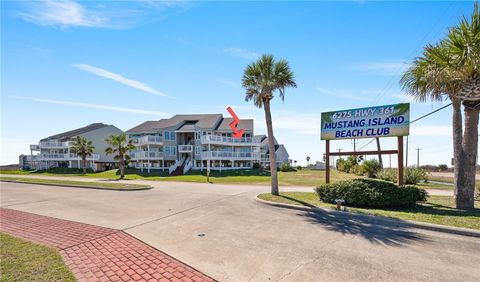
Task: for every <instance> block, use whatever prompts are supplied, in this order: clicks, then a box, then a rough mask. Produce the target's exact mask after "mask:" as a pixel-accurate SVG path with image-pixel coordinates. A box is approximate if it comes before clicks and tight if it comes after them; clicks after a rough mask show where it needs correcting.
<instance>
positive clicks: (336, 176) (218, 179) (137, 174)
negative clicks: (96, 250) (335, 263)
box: [0, 169, 359, 187]
mask: <svg viewBox="0 0 480 282" xmlns="http://www.w3.org/2000/svg"><path fill="white" fill-rule="evenodd" d="M0 173H1V174H3V175H7V174H22V175H31V176H34V175H47V176H77V177H78V176H80V177H90V178H103V179H115V178H118V177H119V176H118V170H117V169H113V170H108V171H103V172H98V173H87V174H82V173H81V171H80V170H76V169H55V170H49V171H15V170H14V171H8V170H6V171H0ZM330 177H331V180H332V182H335V181H339V180H344V179H352V178H358V177H359V176H357V175H354V174H348V173H342V172H338V171H336V170H332V171H331V175H330ZM125 179H141V180H160V181H162V180H163V181H184V182H207V177H206V172H205V171H203V172H202V171H191V172H189V173H187V174H186V175H180V176H168V171H159V170H152V171H151V173H148V172H147V171H146V170H145V171H144V172H141V171H140V170H137V169H127V170H126V171H125ZM210 181H211V182H213V183H236V184H260V185H268V184H270V172H269V171H265V170H255V169H251V170H231V171H211V173H210ZM278 181H279V184H280V185H285V186H312V187H314V186H317V185H319V184H322V183H325V171H320V170H309V169H302V170H298V171H291V172H281V171H279V172H278Z"/></svg>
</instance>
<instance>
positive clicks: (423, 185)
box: [416, 182, 455, 190]
mask: <svg viewBox="0 0 480 282" xmlns="http://www.w3.org/2000/svg"><path fill="white" fill-rule="evenodd" d="M416 186H418V187H419V188H422V189H440V190H453V189H455V187H454V186H452V185H447V184H440V183H432V182H427V183H425V182H420V183H418V184H416Z"/></svg>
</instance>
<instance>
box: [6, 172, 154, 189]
mask: <svg viewBox="0 0 480 282" xmlns="http://www.w3.org/2000/svg"><path fill="white" fill-rule="evenodd" d="M2 180H6V181H14V182H19V183H30V184H55V185H63V186H83V187H88V188H100V189H106V190H108V189H123V190H137V189H144V188H150V186H148V185H141V184H125V183H108V182H105V183H104V182H84V181H72V180H60V179H58V180H57V179H40V178H22V177H5V176H3V175H2V176H0V181H2Z"/></svg>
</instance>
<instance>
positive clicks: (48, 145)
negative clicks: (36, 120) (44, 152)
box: [38, 141, 70, 148]
mask: <svg viewBox="0 0 480 282" xmlns="http://www.w3.org/2000/svg"><path fill="white" fill-rule="evenodd" d="M38 145H39V147H40V148H68V147H69V146H70V142H60V141H41V142H40V143H38Z"/></svg>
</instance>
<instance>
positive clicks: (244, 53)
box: [223, 47, 260, 60]
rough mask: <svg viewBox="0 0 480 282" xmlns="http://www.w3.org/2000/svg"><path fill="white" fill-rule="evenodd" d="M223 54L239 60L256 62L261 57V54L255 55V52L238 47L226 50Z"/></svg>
mask: <svg viewBox="0 0 480 282" xmlns="http://www.w3.org/2000/svg"><path fill="white" fill-rule="evenodd" d="M223 52H224V53H225V54H228V55H230V56H232V57H239V58H242V59H247V60H255V59H257V58H258V57H260V54H258V53H255V52H253V51H250V50H246V49H242V48H238V47H229V48H225V49H223Z"/></svg>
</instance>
